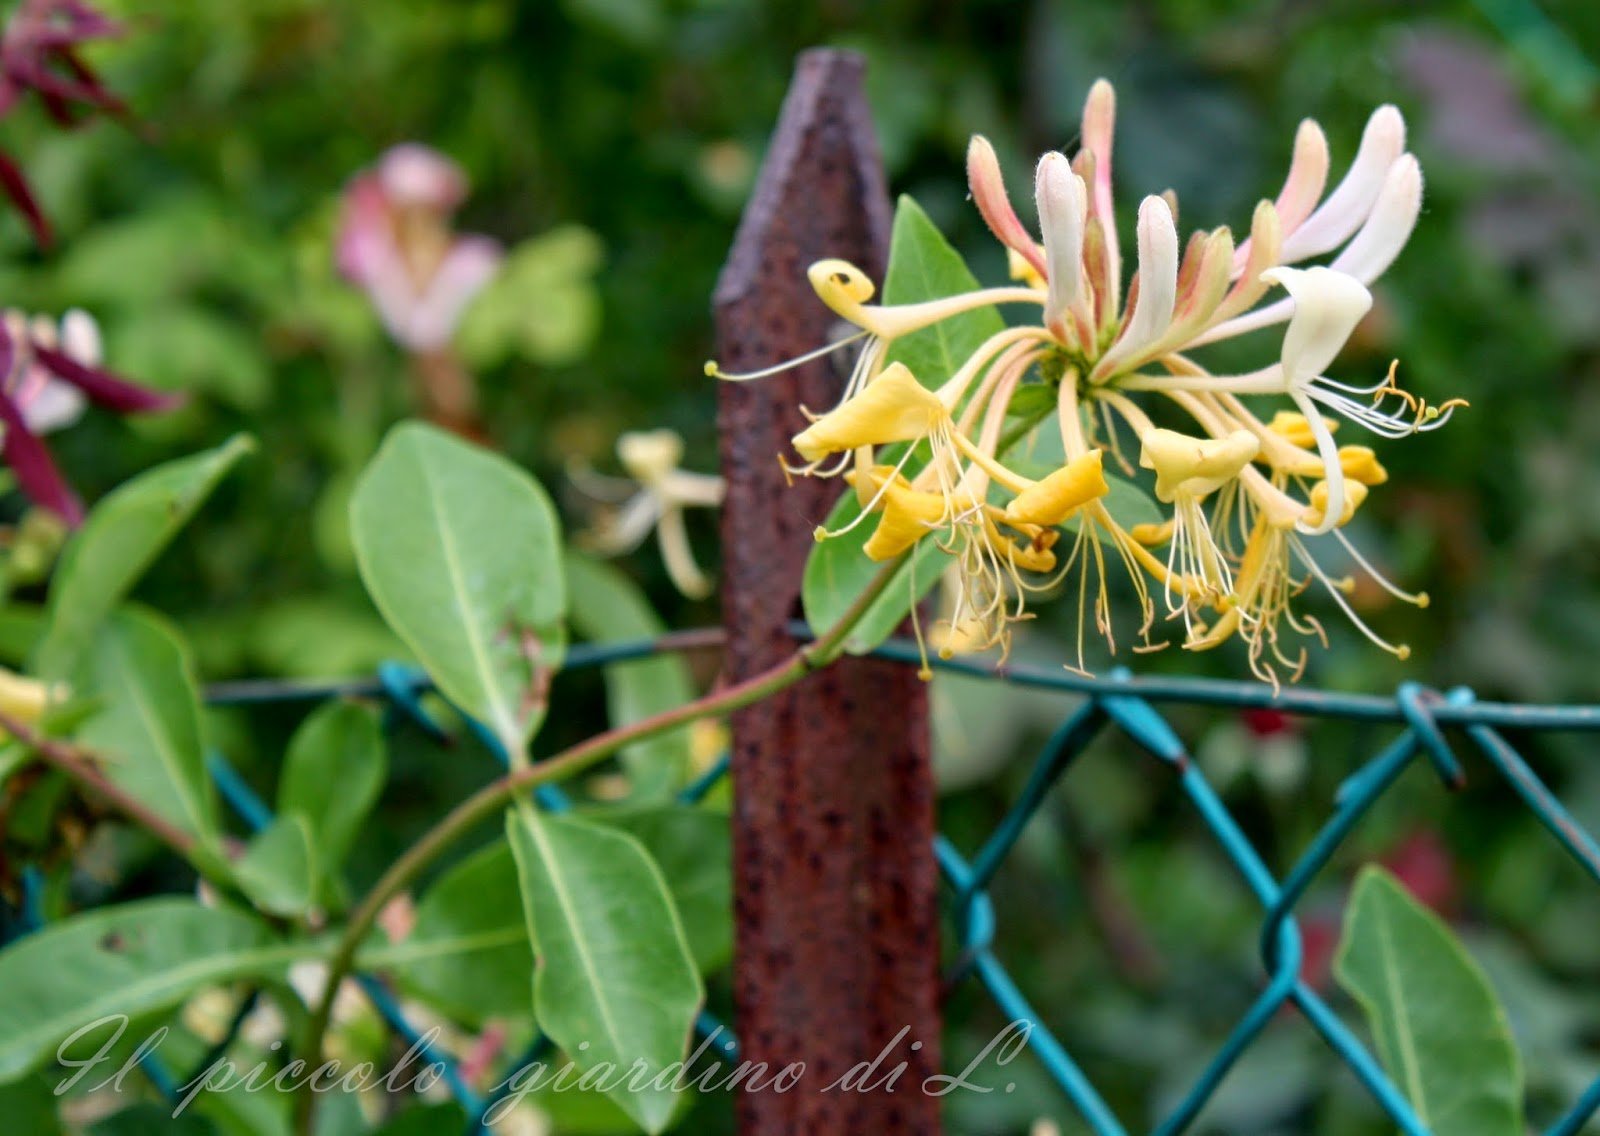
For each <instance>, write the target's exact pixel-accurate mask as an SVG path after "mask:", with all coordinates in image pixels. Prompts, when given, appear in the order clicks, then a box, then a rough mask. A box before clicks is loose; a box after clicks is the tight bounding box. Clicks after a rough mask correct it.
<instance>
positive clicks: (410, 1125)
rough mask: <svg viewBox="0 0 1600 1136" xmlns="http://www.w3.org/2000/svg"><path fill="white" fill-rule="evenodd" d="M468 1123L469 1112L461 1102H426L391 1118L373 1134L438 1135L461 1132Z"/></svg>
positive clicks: (399, 1135)
mask: <svg viewBox="0 0 1600 1136" xmlns="http://www.w3.org/2000/svg"><path fill="white" fill-rule="evenodd" d="M466 1123H467V1114H466V1113H465V1112H464V1111H463V1110H462V1108H461V1106H460V1105H459V1104H455V1103H454V1102H452V1103H450V1104H424V1105H418V1106H417V1107H416V1108H408V1109H406V1110H405V1111H404V1112H402V1113H401V1114H400V1115H398V1116H395V1117H393V1118H391V1119H390V1120H389V1121H387V1122H386V1123H385V1124H384V1125H383V1127H381V1128H379V1129H377V1131H375V1132H374V1133H373V1134H372V1136H437V1134H438V1133H440V1132H459V1131H460V1130H461V1129H462V1128H463V1127H465V1125H466Z"/></svg>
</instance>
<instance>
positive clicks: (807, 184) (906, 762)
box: [715, 50, 939, 1136]
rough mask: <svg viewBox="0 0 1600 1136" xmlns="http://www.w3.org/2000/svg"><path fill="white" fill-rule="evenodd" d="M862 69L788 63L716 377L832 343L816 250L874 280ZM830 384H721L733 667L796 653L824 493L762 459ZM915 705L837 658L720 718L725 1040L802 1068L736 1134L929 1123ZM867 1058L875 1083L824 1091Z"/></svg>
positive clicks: (741, 249)
mask: <svg viewBox="0 0 1600 1136" xmlns="http://www.w3.org/2000/svg"><path fill="white" fill-rule="evenodd" d="M864 72H865V64H864V61H863V60H862V59H861V57H860V56H858V55H855V54H854V53H851V52H844V51H835V50H816V51H808V52H806V53H804V54H803V55H802V56H801V57H800V59H799V62H798V65H797V66H796V68H795V76H794V81H793V83H792V85H791V86H790V89H789V93H788V96H787V97H786V99H785V100H784V105H783V111H782V113H781V115H780V118H779V122H778V126H777V129H776V130H775V132H774V133H773V137H772V142H771V145H770V147H769V149H768V153H767V157H766V160H765V163H764V164H763V167H762V171H761V176H760V178H759V179H758V181H757V184H756V188H755V192H754V194H753V196H752V198H751V201H750V203H749V205H748V207H747V208H746V209H745V213H744V217H743V219H742V220H741V222H740V225H739V231H738V235H737V236H736V238H735V240H734V244H733V250H732V252H731V253H730V255H729V258H728V262H727V265H726V266H725V267H724V269H723V272H722V276H721V278H720V280H719V281H718V284H717V290H716V295H715V310H716V322H717V332H718V340H719V344H718V346H719V354H718V358H719V360H720V361H721V363H722V364H723V366H724V367H725V368H726V369H728V370H733V371H740V370H753V369H756V368H759V367H765V366H770V365H772V364H774V363H778V362H781V361H783V360H785V359H790V358H793V357H795V356H797V355H800V354H803V353H804V352H806V351H809V350H811V349H812V348H814V347H816V346H818V345H819V344H821V343H823V342H825V341H826V340H827V339H828V338H829V337H830V332H831V331H832V329H833V324H834V317H833V316H832V314H831V313H830V312H829V311H828V310H827V309H826V308H825V307H824V306H823V305H822V304H821V303H820V302H819V301H818V300H817V298H816V296H815V295H813V294H812V291H811V288H810V286H809V284H808V283H807V280H806V268H807V267H808V266H809V265H810V264H811V263H812V262H814V261H816V260H819V259H822V258H823V257H829V256H838V257H844V258H846V259H849V260H852V261H854V262H855V263H857V264H859V265H860V266H861V267H862V268H863V269H864V270H865V271H867V272H868V273H870V274H872V275H873V276H874V277H876V278H880V279H881V277H882V273H883V268H884V261H885V258H886V255H887V251H888V239H889V227H890V213H889V199H888V195H887V193H886V191H885V188H884V178H883V168H882V163H881V159H880V157H879V154H878V146H877V141H876V138H875V136H874V134H873V131H872V124H871V117H870V114H869V112H868V108H867V105H866V99H865V95H864V92H863V85H862V79H863V75H864ZM845 363H846V364H847V363H848V360H845ZM844 371H848V365H846V366H845V367H844ZM842 383H843V373H842V372H841V371H840V369H839V367H838V362H837V361H835V360H829V359H821V360H817V361H814V362H812V363H809V364H807V365H805V366H803V367H798V368H795V369H794V370H792V371H788V372H785V373H783V374H781V375H778V376H775V377H774V378H771V379H767V380H763V381H761V382H753V383H738V384H735V383H727V384H724V385H723V386H722V388H721V390H720V391H719V396H718V421H719V426H720V429H721V438H722V469H723V474H724V476H725V477H726V478H727V481H728V494H727V499H726V503H725V505H724V508H723V514H722V530H723V532H722V535H723V541H722V546H723V549H724V573H723V575H724V584H723V612H724V621H725V623H726V626H727V629H728V644H729V647H728V668H729V672H730V675H729V677H730V678H731V679H733V680H737V679H740V678H743V677H746V676H748V675H750V674H752V673H754V672H755V671H758V670H760V669H761V668H763V667H765V666H769V665H771V664H772V663H774V662H776V661H777V660H778V659H780V658H782V657H783V656H785V655H786V654H787V653H788V652H789V651H791V650H793V648H794V643H793V641H792V639H791V638H790V636H789V634H788V632H787V630H786V625H787V623H788V621H789V620H790V619H791V618H792V617H793V615H794V614H795V613H796V604H797V597H798V594H799V589H800V579H801V573H802V570H803V568H804V565H805V561H806V556H807V555H808V553H809V552H810V549H811V547H812V545H813V541H812V530H813V528H814V527H815V526H816V524H817V523H818V522H819V521H821V520H822V519H824V518H825V517H826V516H827V514H828V510H829V508H830V507H831V505H832V504H833V501H834V499H835V498H836V497H837V496H838V492H839V489H840V486H839V484H838V482H836V481H825V480H816V479H801V480H800V481H799V482H798V483H797V484H796V485H794V486H793V487H792V488H789V487H786V486H785V484H784V477H783V473H782V470H781V469H780V468H779V465H778V462H777V461H776V460H775V458H776V456H777V455H778V454H782V453H784V452H786V451H787V449H788V441H789V438H790V437H791V436H792V435H793V434H795V433H797V432H798V431H799V430H801V429H803V428H804V427H805V420H804V418H803V417H802V415H801V414H800V411H799V407H800V405H801V404H807V405H810V406H814V407H823V406H830V405H832V404H833V403H834V402H835V401H837V399H838V397H839V391H840V389H841V386H842ZM926 698H927V694H926V690H925V688H924V686H923V684H922V683H921V682H919V681H918V680H917V678H916V676H915V674H914V672H913V671H912V669H911V668H909V667H904V666H900V665H897V664H891V663H887V662H883V661H876V660H847V661H845V662H842V663H840V664H837V665H835V666H833V667H831V668H829V669H827V670H825V671H823V672H821V673H819V674H816V675H813V676H811V677H810V678H808V679H807V680H806V681H805V682H803V683H801V684H800V685H798V686H796V687H793V688H791V689H790V690H789V691H786V692H785V693H784V694H782V695H780V696H778V697H776V698H773V699H770V700H768V701H765V702H762V703H760V704H758V705H755V706H752V707H750V708H748V709H746V710H744V711H741V712H740V713H739V714H737V715H735V717H734V720H733V738H734V746H733V779H734V816H733V830H734V853H735V855H734V863H735V869H734V871H735V891H734V915H735V922H736V930H737V950H736V954H735V961H734V995H735V1000H736V1003H737V1023H736V1024H737V1032H738V1036H739V1040H740V1046H741V1051H742V1057H743V1059H744V1060H746V1061H749V1062H765V1063H767V1066H768V1068H770V1069H771V1070H772V1071H773V1072H774V1073H776V1072H777V1071H778V1070H781V1069H784V1068H785V1067H790V1066H795V1067H799V1066H803V1070H804V1072H803V1076H802V1077H801V1079H800V1081H799V1082H798V1084H797V1085H796V1086H795V1087H793V1088H791V1089H790V1090H789V1091H786V1092H782V1093H779V1092H774V1091H772V1090H771V1089H770V1088H768V1089H767V1090H765V1091H753V1092H746V1093H744V1094H743V1095H742V1096H741V1098H740V1103H739V1130H740V1132H741V1133H743V1134H744V1136H779V1134H795V1136H798V1134H801V1133H804V1134H807V1136H810V1134H819V1136H856V1134H859V1133H869V1132H870V1133H873V1134H874V1136H887V1134H895V1133H907V1134H910V1133H915V1134H916V1136H928V1134H930V1133H937V1132H938V1131H939V1107H938V1106H939V1099H938V1098H936V1097H933V1096H930V1095H928V1094H926V1093H924V1092H923V1091H922V1086H923V1083H924V1081H925V1080H926V1078H927V1077H929V1076H931V1075H932V1074H934V1073H936V1072H938V1069H939V1012H938V996H939V981H938V954H939V950H938V875H937V865H936V864H935V862H934V859H933V852H932V840H933V832H934V824H933V780H932V774H931V772H930V769H929V762H928V749H929V743H928V722H927V702H926ZM874 1060H877V1065H876V1066H875V1069H876V1071H875V1073H874V1074H873V1075H871V1076H869V1077H867V1078H866V1079H865V1081H864V1082H863V1083H861V1084H859V1085H856V1086H855V1087H854V1088H848V1087H841V1085H840V1078H843V1077H846V1075H847V1074H849V1073H850V1071H851V1070H852V1068H854V1067H856V1066H858V1065H866V1064H868V1063H871V1062H873V1061H874ZM897 1071H898V1072H897ZM891 1074H896V1075H895V1076H894V1077H893V1078H892V1079H891V1078H890V1075H891ZM846 1084H847V1085H848V1082H847V1083H846ZM829 1086H832V1088H831V1090H830V1088H829Z"/></svg>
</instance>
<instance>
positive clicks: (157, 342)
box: [106, 303, 272, 413]
mask: <svg viewBox="0 0 1600 1136" xmlns="http://www.w3.org/2000/svg"><path fill="white" fill-rule="evenodd" d="M136 310H137V315H136V316H133V317H131V318H125V319H123V320H120V321H118V322H117V323H116V324H114V325H113V326H112V327H111V328H109V329H108V331H107V335H106V339H107V341H108V342H109V344H110V354H111V357H112V358H114V359H115V360H116V361H117V365H118V367H119V368H120V369H122V370H124V371H125V372H126V373H128V374H130V375H138V376H140V378H141V379H143V380H144V381H146V382H151V383H153V384H155V385H157V386H158V387H160V389H162V390H181V391H189V392H192V393H198V392H205V393H207V394H210V395H212V396H214V397H215V398H216V399H218V400H219V401H221V402H225V403H227V404H229V405H230V406H233V407H235V408H237V409H239V410H241V411H245V412H247V413H259V412H260V410H261V408H262V407H263V406H264V405H265V404H266V402H267V399H268V398H270V397H271V395H272V372H271V369H270V368H269V366H268V364H267V356H266V353H265V351H264V350H263V348H262V344H261V340H260V338H259V336H258V334H257V333H256V329H255V327H254V326H253V325H252V324H249V323H246V322H244V321H239V320H237V319H225V318H223V317H222V316H219V315H217V314H216V311H215V307H214V306H213V307H201V306H191V305H188V304H181V303H180V304H158V305H151V304H149V303H144V304H141V305H139V307H138V308H137V309H136Z"/></svg>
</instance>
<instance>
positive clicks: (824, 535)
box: [811, 525, 828, 544]
mask: <svg viewBox="0 0 1600 1136" xmlns="http://www.w3.org/2000/svg"><path fill="white" fill-rule="evenodd" d="M811 539H812V540H814V541H816V542H817V543H818V544H821V543H822V542H823V541H825V540H827V539H828V529H827V527H826V526H824V525H818V526H817V527H816V528H814V529H812V530H811Z"/></svg>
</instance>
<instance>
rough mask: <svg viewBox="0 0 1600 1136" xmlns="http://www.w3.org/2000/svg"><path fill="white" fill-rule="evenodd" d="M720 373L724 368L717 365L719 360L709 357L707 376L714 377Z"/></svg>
mask: <svg viewBox="0 0 1600 1136" xmlns="http://www.w3.org/2000/svg"><path fill="white" fill-rule="evenodd" d="M720 374H722V368H721V367H719V366H717V361H716V360H715V359H707V360H706V378H708V379H714V378H716V377H717V376H718V375H720Z"/></svg>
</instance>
